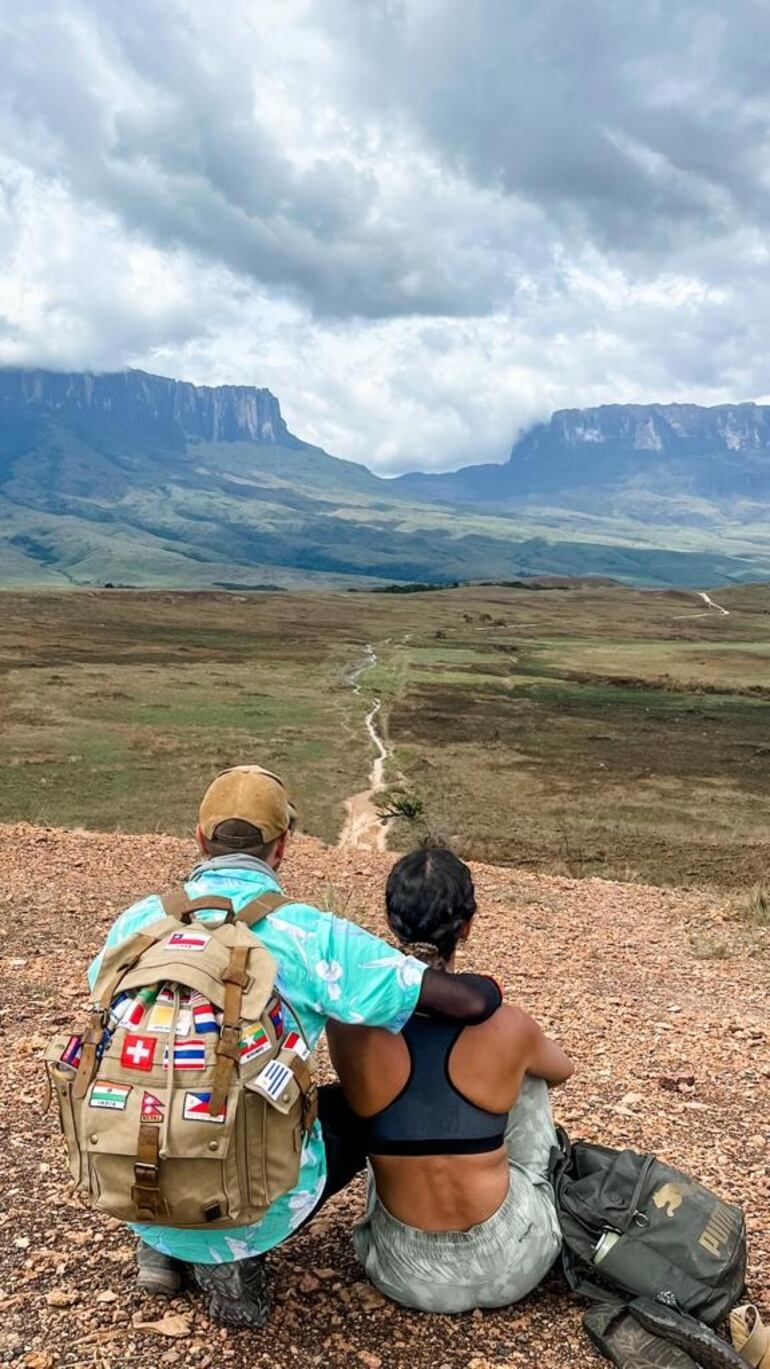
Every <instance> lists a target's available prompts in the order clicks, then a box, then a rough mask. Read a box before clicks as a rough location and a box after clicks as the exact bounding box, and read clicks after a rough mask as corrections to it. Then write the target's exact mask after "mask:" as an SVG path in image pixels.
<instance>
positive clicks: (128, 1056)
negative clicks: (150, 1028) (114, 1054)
mask: <svg viewBox="0 0 770 1369" xmlns="http://www.w3.org/2000/svg"><path fill="white" fill-rule="evenodd" d="M157 1044H158V1043H157V1041H156V1040H155V1038H154V1037H152V1036H127V1037H126V1039H125V1041H124V1042H123V1049H122V1051H121V1052H120V1063H121V1065H122V1066H123V1068H124V1069H127V1070H151V1069H152V1067H153V1065H154V1064H155V1047H156V1046H157Z"/></svg>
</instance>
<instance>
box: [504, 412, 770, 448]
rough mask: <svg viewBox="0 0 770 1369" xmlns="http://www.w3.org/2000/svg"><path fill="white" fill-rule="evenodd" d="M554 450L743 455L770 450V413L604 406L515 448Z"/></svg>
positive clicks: (544, 427)
mask: <svg viewBox="0 0 770 1369" xmlns="http://www.w3.org/2000/svg"><path fill="white" fill-rule="evenodd" d="M554 445H557V446H561V447H568V448H576V447H587V448H589V449H590V448H591V447H596V446H606V445H614V446H619V447H623V448H626V449H627V450H631V451H636V452H670V453H671V454H675V453H682V452H740V451H758V450H766V449H767V448H768V447H770V407H768V406H766V405H759V404H720V405H718V406H717V407H715V408H708V409H707V408H702V407H700V406H699V405H697V404H603V405H601V406H600V407H599V408H596V409H558V410H557V411H556V413H555V414H553V415H552V417H551V420H550V422H549V423H542V424H539V425H538V426H537V427H536V428H534V429H533V430H532V432H531V433H529V434H527V435H526V436H525V437H524V438H523V439H522V440H521V442H520V443H517V444H516V446H514V448H513V451H512V453H511V460H512V461H513V460H515V458H516V454H517V451H525V450H538V449H541V448H544V447H552V446H554Z"/></svg>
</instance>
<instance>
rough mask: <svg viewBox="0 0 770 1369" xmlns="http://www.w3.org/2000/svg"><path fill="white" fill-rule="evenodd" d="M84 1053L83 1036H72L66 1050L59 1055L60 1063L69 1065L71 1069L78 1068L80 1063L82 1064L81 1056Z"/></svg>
mask: <svg viewBox="0 0 770 1369" xmlns="http://www.w3.org/2000/svg"><path fill="white" fill-rule="evenodd" d="M82 1054H83V1038H82V1036H71V1037H70V1039H69V1041H68V1042H67V1044H66V1046H65V1047H64V1050H63V1051H62V1053H61V1055H60V1056H59V1064H60V1065H69V1066H70V1068H71V1069H73V1070H76V1069H77V1067H78V1065H79V1064H80V1057H81V1055H82Z"/></svg>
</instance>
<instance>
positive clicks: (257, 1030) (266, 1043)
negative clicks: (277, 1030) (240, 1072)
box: [238, 1022, 272, 1065]
mask: <svg viewBox="0 0 770 1369" xmlns="http://www.w3.org/2000/svg"><path fill="white" fill-rule="evenodd" d="M271 1049H272V1047H271V1043H270V1037H269V1036H268V1034H267V1032H266V1031H265V1029H264V1027H262V1026H260V1024H259V1022H255V1023H254V1025H253V1027H246V1029H245V1031H244V1033H243V1036H242V1037H241V1039H240V1041H239V1042H238V1057H239V1060H240V1063H241V1065H248V1063H249V1061H250V1060H256V1058H257V1056H258V1055H261V1054H262V1052H263V1051H269V1050H271Z"/></svg>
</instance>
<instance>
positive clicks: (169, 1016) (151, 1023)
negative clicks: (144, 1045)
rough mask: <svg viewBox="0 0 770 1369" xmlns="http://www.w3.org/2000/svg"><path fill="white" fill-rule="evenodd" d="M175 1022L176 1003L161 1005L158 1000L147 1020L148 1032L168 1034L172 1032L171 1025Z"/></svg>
mask: <svg viewBox="0 0 770 1369" xmlns="http://www.w3.org/2000/svg"><path fill="white" fill-rule="evenodd" d="M173 1020H174V1003H173V999H172V1001H171V1002H170V1003H165V1002H164V1003H161V1001H160V999H158V1001H157V1003H154V1004H153V1006H152V1010H151V1012H150V1016H149V1017H148V1019H147V1030H148V1032H168V1031H171V1023H172V1022H173Z"/></svg>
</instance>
